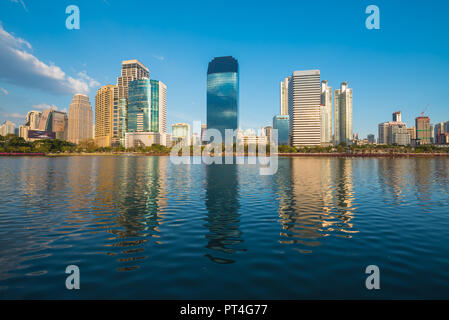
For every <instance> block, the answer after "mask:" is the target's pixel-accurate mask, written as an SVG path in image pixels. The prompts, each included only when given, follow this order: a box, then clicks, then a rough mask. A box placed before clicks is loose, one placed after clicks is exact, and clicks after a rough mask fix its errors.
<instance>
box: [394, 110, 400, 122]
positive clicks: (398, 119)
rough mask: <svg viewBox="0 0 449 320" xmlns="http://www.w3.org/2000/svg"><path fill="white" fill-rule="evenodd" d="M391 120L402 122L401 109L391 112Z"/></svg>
mask: <svg viewBox="0 0 449 320" xmlns="http://www.w3.org/2000/svg"><path fill="white" fill-rule="evenodd" d="M393 121H394V122H402V114H401V111H396V112H394V113H393Z"/></svg>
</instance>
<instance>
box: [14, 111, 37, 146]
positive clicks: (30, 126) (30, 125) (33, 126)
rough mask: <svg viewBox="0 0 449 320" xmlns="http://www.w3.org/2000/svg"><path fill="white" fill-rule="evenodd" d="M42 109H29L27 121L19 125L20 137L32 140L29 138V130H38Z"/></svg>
mask: <svg viewBox="0 0 449 320" xmlns="http://www.w3.org/2000/svg"><path fill="white" fill-rule="evenodd" d="M41 114H42V113H41V112H40V111H34V110H33V111H29V112H28V113H27V115H26V120H25V123H24V124H23V125H22V126H20V127H19V137H22V138H23V139H25V140H26V141H31V140H32V139H29V138H28V132H29V131H30V130H37V129H38V126H39V120H40V118H41Z"/></svg>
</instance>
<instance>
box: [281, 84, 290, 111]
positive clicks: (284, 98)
mask: <svg viewBox="0 0 449 320" xmlns="http://www.w3.org/2000/svg"><path fill="white" fill-rule="evenodd" d="M289 80H290V77H287V78H285V79H284V80H283V81H281V85H280V97H281V99H280V106H281V109H280V112H281V113H280V114H281V115H288V82H289Z"/></svg>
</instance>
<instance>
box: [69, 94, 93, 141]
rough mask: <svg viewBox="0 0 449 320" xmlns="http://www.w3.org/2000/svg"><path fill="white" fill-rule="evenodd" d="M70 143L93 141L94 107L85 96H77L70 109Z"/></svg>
mask: <svg viewBox="0 0 449 320" xmlns="http://www.w3.org/2000/svg"><path fill="white" fill-rule="evenodd" d="M68 131H69V132H68V141H69V142H72V143H76V144H78V143H80V142H81V141H85V140H89V139H92V138H93V136H92V106H91V104H90V101H89V97H88V96H87V95H85V94H75V96H74V97H73V100H72V103H71V104H70V107H69V130H68Z"/></svg>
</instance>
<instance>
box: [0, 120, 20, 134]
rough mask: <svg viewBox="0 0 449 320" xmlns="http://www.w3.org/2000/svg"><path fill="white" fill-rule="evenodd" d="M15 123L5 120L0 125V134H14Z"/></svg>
mask: <svg viewBox="0 0 449 320" xmlns="http://www.w3.org/2000/svg"><path fill="white" fill-rule="evenodd" d="M15 129H16V124H15V123H12V122H11V121H8V120H6V121H5V122H3V123H2V125H1V126H0V136H6V135H8V134H15Z"/></svg>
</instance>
